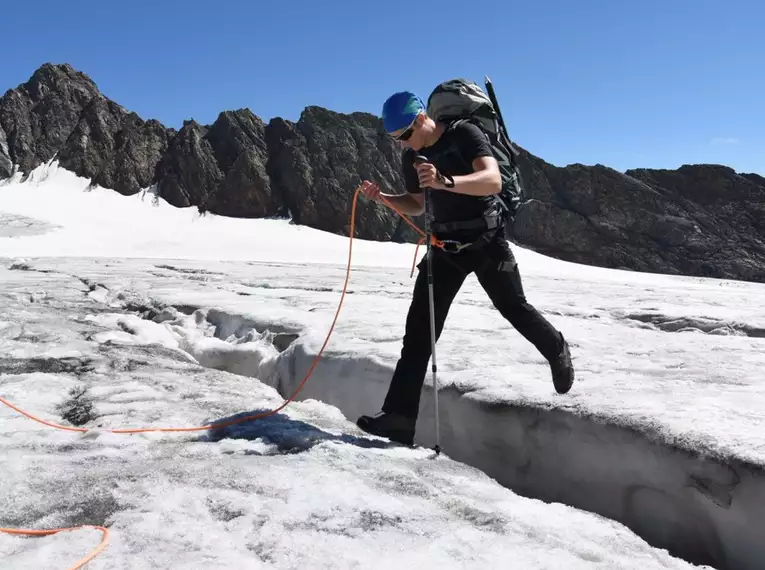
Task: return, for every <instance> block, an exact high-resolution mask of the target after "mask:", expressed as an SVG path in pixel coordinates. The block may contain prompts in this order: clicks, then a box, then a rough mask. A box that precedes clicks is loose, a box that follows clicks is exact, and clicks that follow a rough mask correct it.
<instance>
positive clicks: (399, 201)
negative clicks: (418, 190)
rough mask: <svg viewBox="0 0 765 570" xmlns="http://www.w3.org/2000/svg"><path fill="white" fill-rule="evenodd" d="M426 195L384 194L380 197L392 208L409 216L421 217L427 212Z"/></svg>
mask: <svg viewBox="0 0 765 570" xmlns="http://www.w3.org/2000/svg"><path fill="white" fill-rule="evenodd" d="M424 196H425V195H424V194H409V193H406V194H383V193H382V192H381V193H380V197H382V198H385V199H386V200H387V201H388V202H389V203H390V204H391V205H392V206H394V207H395V208H396V209H397V210H399V211H400V212H401V213H403V214H406V215H407V216H420V215H422V214H423V213H424V212H425V199H424Z"/></svg>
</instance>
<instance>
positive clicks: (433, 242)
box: [0, 185, 444, 570]
mask: <svg viewBox="0 0 765 570" xmlns="http://www.w3.org/2000/svg"><path fill="white" fill-rule="evenodd" d="M360 192H361V186H360V185H359V186H358V187H357V188H356V190H355V191H354V194H353V202H352V205H351V221H350V229H349V243H348V264H347V266H346V270H345V282H344V283H343V292H342V294H341V295H340V302H339V303H338V306H337V311H335V317H334V319H333V320H332V324H331V325H330V327H329V332H328V333H327V337H326V338H325V339H324V344H322V346H321V349H319V352H318V354H317V355H316V357H315V358H314V360H313V363H312V364H311V367H310V368H309V370H308V372H307V373H306V375H305V378H303V381H302V382H301V383H300V385H299V386H298V387H297V389H296V390H295V392H293V394H292V395H291V396H290V397H289V398H287V399H286V400H285V401H284V403H282V404H281V405H280V406H279V407H277V408H274V409H273V410H270V411H267V412H261V413H258V414H251V415H248V416H245V417H241V418H237V419H234V420H228V421H225V422H220V423H214V424H208V425H204V426H196V427H176V428H173V427H166V428H131V429H105V430H99V431H104V432H108V433H118V434H133V433H149V432H193V431H207V430H211V429H221V428H225V427H228V426H232V425H234V424H239V423H244V422H249V421H252V420H257V419H260V418H264V417H267V416H271V415H274V414H276V413H277V412H279V411H280V410H282V409H284V408H285V407H286V406H287V404H289V403H290V402H292V401H293V400H294V398H295V397H296V396H297V395H298V393H300V391H301V390H302V389H303V387H304V386H305V384H306V382H307V381H308V379H309V378H310V377H311V375H312V374H313V372H314V369H315V368H316V365H317V364H318V363H319V360H320V359H321V356H322V354H323V352H324V349H325V348H326V347H327V345H328V344H329V339H330V337H331V336H332V332H333V331H334V328H335V324H336V323H337V318H338V316H339V315H340V309H341V308H342V306H343V301H344V300H345V295H346V291H347V289H348V281H349V279H350V274H351V258H352V256H353V234H354V226H355V221H356V203H357V202H358V197H359V194H360ZM381 199H382V201H383V202H384V203H385V205H386V206H388V207H389V208H391V209H392V210H393V211H395V212H396V213H397V214H398V215H399V216H401V217H402V218H403V220H404V221H405V222H406V223H408V224H409V225H410V226H411V227H412V228H414V230H415V231H417V232H418V233H419V234H420V235H422V236H423V238H422V239H421V240H420V241H419V242H418V244H417V248H415V262H416V258H417V249H418V248H419V246H420V245H421V244H422V243H424V242H425V241H426V240H427V245H428V249H429V250H430V251H431V252H432V250H431V249H430V248H431V247H440V248H443V247H444V243H443V242H442V241H440V240H438V239H436V238H435V237H434V236H433V235H432V234H429V233H426V232H423V231H422V230H421V229H420V228H419V227H417V225H416V224H414V222H412V221H411V220H410V219H409V218H408V217H407V216H406V214H404V213H403V212H401V211H400V210H399V209H398V208H396V207H395V206H394V205H393V204H392V203H391V202H390V201H388V200H386V199H385V198H381ZM413 273H414V264H413V265H412V274H413ZM431 285H432V281H431ZM432 311H433V305H432V297H431V315H432ZM431 334H434V331H433V325H432V322H431ZM433 338H435V337H433ZM435 370H436V369H435V350H434V351H433V374H434V377H433V380H434V386H433V389H434V391H437V386H436V384H435V380H436V379H435V374H436V372H435ZM0 403H2V404H5V405H6V406H8V407H9V408H11V409H12V410H14V411H16V412H18V413H19V414H21V415H23V416H26V417H27V418H29V419H30V420H33V421H35V422H38V423H40V424H42V425H45V426H48V427H51V428H54V429H58V430H64V431H72V432H80V433H86V432H89V431H91V430H90V429H89V428H80V427H71V426H64V425H60V424H57V423H54V422H49V421H46V420H44V419H41V418H38V417H37V416H35V415H33V414H31V413H29V412H27V411H25V410H22V409H21V408H19V407H18V406H15V405H14V404H12V403H11V402H9V401H8V400H6V399H4V398H2V397H0ZM438 437H439V434H438V396H437V395H436V448H435V449H436V453H437V454H438V453H440V446H439V443H438ZM87 528H91V529H96V530H99V531H101V533H102V534H103V537H102V539H101V542H100V544H99V545H98V546H97V547H96V548H95V549H94V550H93V551H92V552H91V553H90V554H89V555H88V556H86V557H85V558H83V559H81V560H80V561H78V562H77V563H75V564H74V566H71V567H70V568H69V569H68V570H79V569H80V568H82V567H83V566H84V565H85V564H87V563H88V562H90V561H91V560H92V559H93V558H95V557H96V556H97V555H98V554H99V553H100V552H101V551H103V550H104V548H106V545H107V544H108V541H109V530H108V529H106V528H104V527H102V526H93V525H82V526H75V527H68V528H56V529H49V530H32V529H13V528H3V527H0V532H2V533H5V534H10V535H17V536H48V535H52V534H56V533H59V532H64V531H75V530H81V529H87Z"/></svg>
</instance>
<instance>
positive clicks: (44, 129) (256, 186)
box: [0, 64, 765, 282]
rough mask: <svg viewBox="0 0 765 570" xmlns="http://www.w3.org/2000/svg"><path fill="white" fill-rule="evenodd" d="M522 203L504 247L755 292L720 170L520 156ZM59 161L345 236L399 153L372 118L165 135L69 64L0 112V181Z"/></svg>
mask: <svg viewBox="0 0 765 570" xmlns="http://www.w3.org/2000/svg"><path fill="white" fill-rule="evenodd" d="M521 153H522V154H521V163H520V164H521V170H522V172H523V176H524V180H525V183H526V187H527V193H528V195H529V197H530V200H529V201H528V202H527V203H525V204H523V205H522V206H521V208H520V210H519V212H518V216H517V219H516V223H515V225H514V226H513V228H512V230H511V232H510V237H511V239H512V240H513V241H515V242H516V243H518V244H521V245H523V246H525V247H529V248H531V249H535V250H537V251H540V252H542V253H545V254H547V255H550V256H553V257H558V258H561V259H566V260H570V261H575V262H579V263H585V264H590V265H597V266H604V267H614V268H624V269H632V270H638V271H650V272H659V273H674V274H686V275H697V276H705V277H720V278H734V279H743V280H751V281H760V282H762V281H765V178H763V177H761V176H758V175H756V174H739V173H736V172H735V171H733V170H732V169H730V168H727V167H725V166H719V165H687V166H683V167H681V168H679V169H677V170H651V169H639V170H630V171H627V172H625V173H620V172H618V171H616V170H613V169H611V168H608V167H605V166H602V165H595V166H584V165H581V164H574V165H569V166H566V167H556V166H553V165H551V164H548V163H547V162H545V161H544V160H542V159H541V158H538V157H536V156H534V155H532V154H530V153H528V152H526V151H524V150H523V149H521ZM54 157H55V158H57V159H58V160H59V162H60V165H61V166H62V167H64V168H66V169H69V170H71V171H73V172H75V173H76V174H78V175H80V176H83V177H87V178H89V179H91V180H92V181H93V183H94V184H98V185H101V186H104V187H107V188H112V189H114V190H116V191H117V192H120V193H121V194H124V195H132V194H135V193H137V192H140V191H141V190H143V189H146V188H148V187H150V186H153V185H156V190H157V193H158V194H159V195H160V196H161V197H162V198H164V199H165V200H167V201H168V202H169V203H171V204H173V205H175V206H178V207H190V206H194V207H197V208H199V209H200V210H201V211H204V212H212V213H215V214H219V215H224V216H234V217H251V218H257V217H267V216H289V217H291V218H292V220H293V221H294V222H295V223H297V224H303V225H307V226H311V227H314V228H317V229H321V230H325V231H329V232H333V233H338V234H343V235H347V233H348V231H349V228H348V221H349V220H348V217H349V213H350V204H351V199H352V194H353V190H354V188H355V187H356V186H357V185H358V184H359V182H360V181H361V180H363V179H365V178H368V179H372V180H375V181H377V182H378V183H380V184H381V186H382V187H383V189H384V191H387V192H400V191H401V188H402V187H403V186H402V180H401V175H400V171H399V169H400V153H399V149H398V148H397V147H396V145H395V144H394V143H393V142H392V141H391V140H390V139H389V138H388V137H387V136H386V135H385V133H384V131H383V129H382V126H381V122H380V120H379V118H378V117H376V116H374V115H371V114H368V113H352V114H340V113H336V112H333V111H331V110H328V109H324V108H321V107H307V108H306V109H304V111H303V112H302V114H301V116H300V119H299V120H298V121H297V122H291V121H286V120H284V119H281V118H275V119H272V120H271V121H269V122H268V123H265V122H263V121H262V120H261V119H260V118H258V117H257V116H256V115H255V114H253V113H252V112H251V111H250V110H249V109H238V110H229V111H223V112H221V113H220V114H219V115H218V117H217V119H216V120H215V122H214V123H213V124H211V125H201V124H199V123H197V122H195V121H186V122H185V123H184V124H183V126H182V127H181V128H180V129H179V130H176V129H173V128H167V127H165V126H163V125H162V124H161V123H159V122H158V121H156V120H144V119H142V118H141V117H139V116H138V115H137V114H135V113H132V112H129V111H127V110H126V109H124V108H123V107H121V106H120V105H118V104H117V103H115V102H114V101H111V100H109V99H108V98H106V97H104V95H103V94H101V93H100V91H99V90H98V87H97V86H96V84H95V82H94V81H93V80H92V79H90V78H89V77H88V76H87V75H85V74H84V73H82V72H79V71H77V70H75V69H74V68H72V67H71V66H70V65H67V64H63V65H53V64H45V65H43V66H42V67H40V68H39V69H38V70H37V71H35V73H34V74H33V75H32V76H31V78H30V80H29V81H27V82H26V83H24V84H23V85H20V86H18V87H17V88H15V89H10V90H8V91H7V92H6V93H5V94H4V95H3V96H2V98H0V179H2V178H6V177H8V176H10V175H11V174H12V172H13V169H14V168H17V169H19V170H20V171H22V172H24V173H27V172H29V171H31V170H32V169H34V168H35V167H36V166H38V165H40V164H42V163H44V162H47V161H49V160H50V159H52V158H54ZM357 235H358V236H359V237H362V238H366V239H376V240H396V241H411V240H413V239H414V238H415V237H416V234H415V233H414V232H413V231H412V230H411V229H410V228H409V227H408V226H407V225H406V224H405V223H403V222H402V221H401V219H400V218H399V217H398V215H397V214H395V213H394V212H391V211H389V210H388V209H387V208H385V207H384V206H380V205H377V204H372V203H369V202H367V201H365V200H361V201H360V202H359V211H358V218H357Z"/></svg>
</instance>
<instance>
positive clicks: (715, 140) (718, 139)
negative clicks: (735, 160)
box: [709, 137, 741, 145]
mask: <svg viewBox="0 0 765 570" xmlns="http://www.w3.org/2000/svg"><path fill="white" fill-rule="evenodd" d="M739 142H741V141H739V140H738V139H737V138H736V137H715V138H713V139H712V140H710V141H709V144H714V145H720V144H738V143H739Z"/></svg>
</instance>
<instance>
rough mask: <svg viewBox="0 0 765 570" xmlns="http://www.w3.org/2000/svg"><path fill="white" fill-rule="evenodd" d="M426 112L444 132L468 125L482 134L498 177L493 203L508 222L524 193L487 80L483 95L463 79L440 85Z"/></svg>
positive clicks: (512, 150)
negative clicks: (440, 125)
mask: <svg viewBox="0 0 765 570" xmlns="http://www.w3.org/2000/svg"><path fill="white" fill-rule="evenodd" d="M487 91H488V95H487V93H486V92H487ZM427 111H428V115H429V116H430V118H432V119H433V120H435V121H439V122H441V123H444V124H446V125H447V128H453V127H454V126H456V125H458V124H460V123H462V122H464V121H470V122H471V123H473V124H475V125H477V126H478V127H480V128H481V130H482V131H483V132H484V134H486V137H487V138H488V140H489V143H490V144H491V148H492V152H493V153H494V158H496V159H497V163H498V164H499V171H500V174H501V175H502V190H501V191H500V193H499V194H498V195H497V199H498V202H499V203H500V205H501V206H502V207H503V208H504V210H505V212H506V214H507V216H508V218H509V219H510V220H512V219H513V218H514V217H515V212H516V210H517V208H518V205H519V204H520V203H521V202H522V201H524V200H525V192H524V190H523V182H522V179H521V172H520V169H519V168H518V163H517V161H516V156H517V155H518V150H517V149H516V148H515V146H513V144H512V143H511V142H510V139H509V137H508V136H507V130H506V129H505V125H504V121H503V120H502V115H501V113H500V110H499V105H498V103H497V100H496V97H495V96H494V89H493V87H492V84H491V81H490V80H489V78H488V77H487V78H486V91H484V90H483V89H481V87H480V86H479V85H478V84H476V83H475V82H473V81H470V80H467V79H461V78H459V79H450V80H449V81H444V82H443V83H441V84H439V85H438V86H437V87H436V88H435V89H434V90H433V92H432V93H431V94H430V97H428V105H427Z"/></svg>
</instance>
